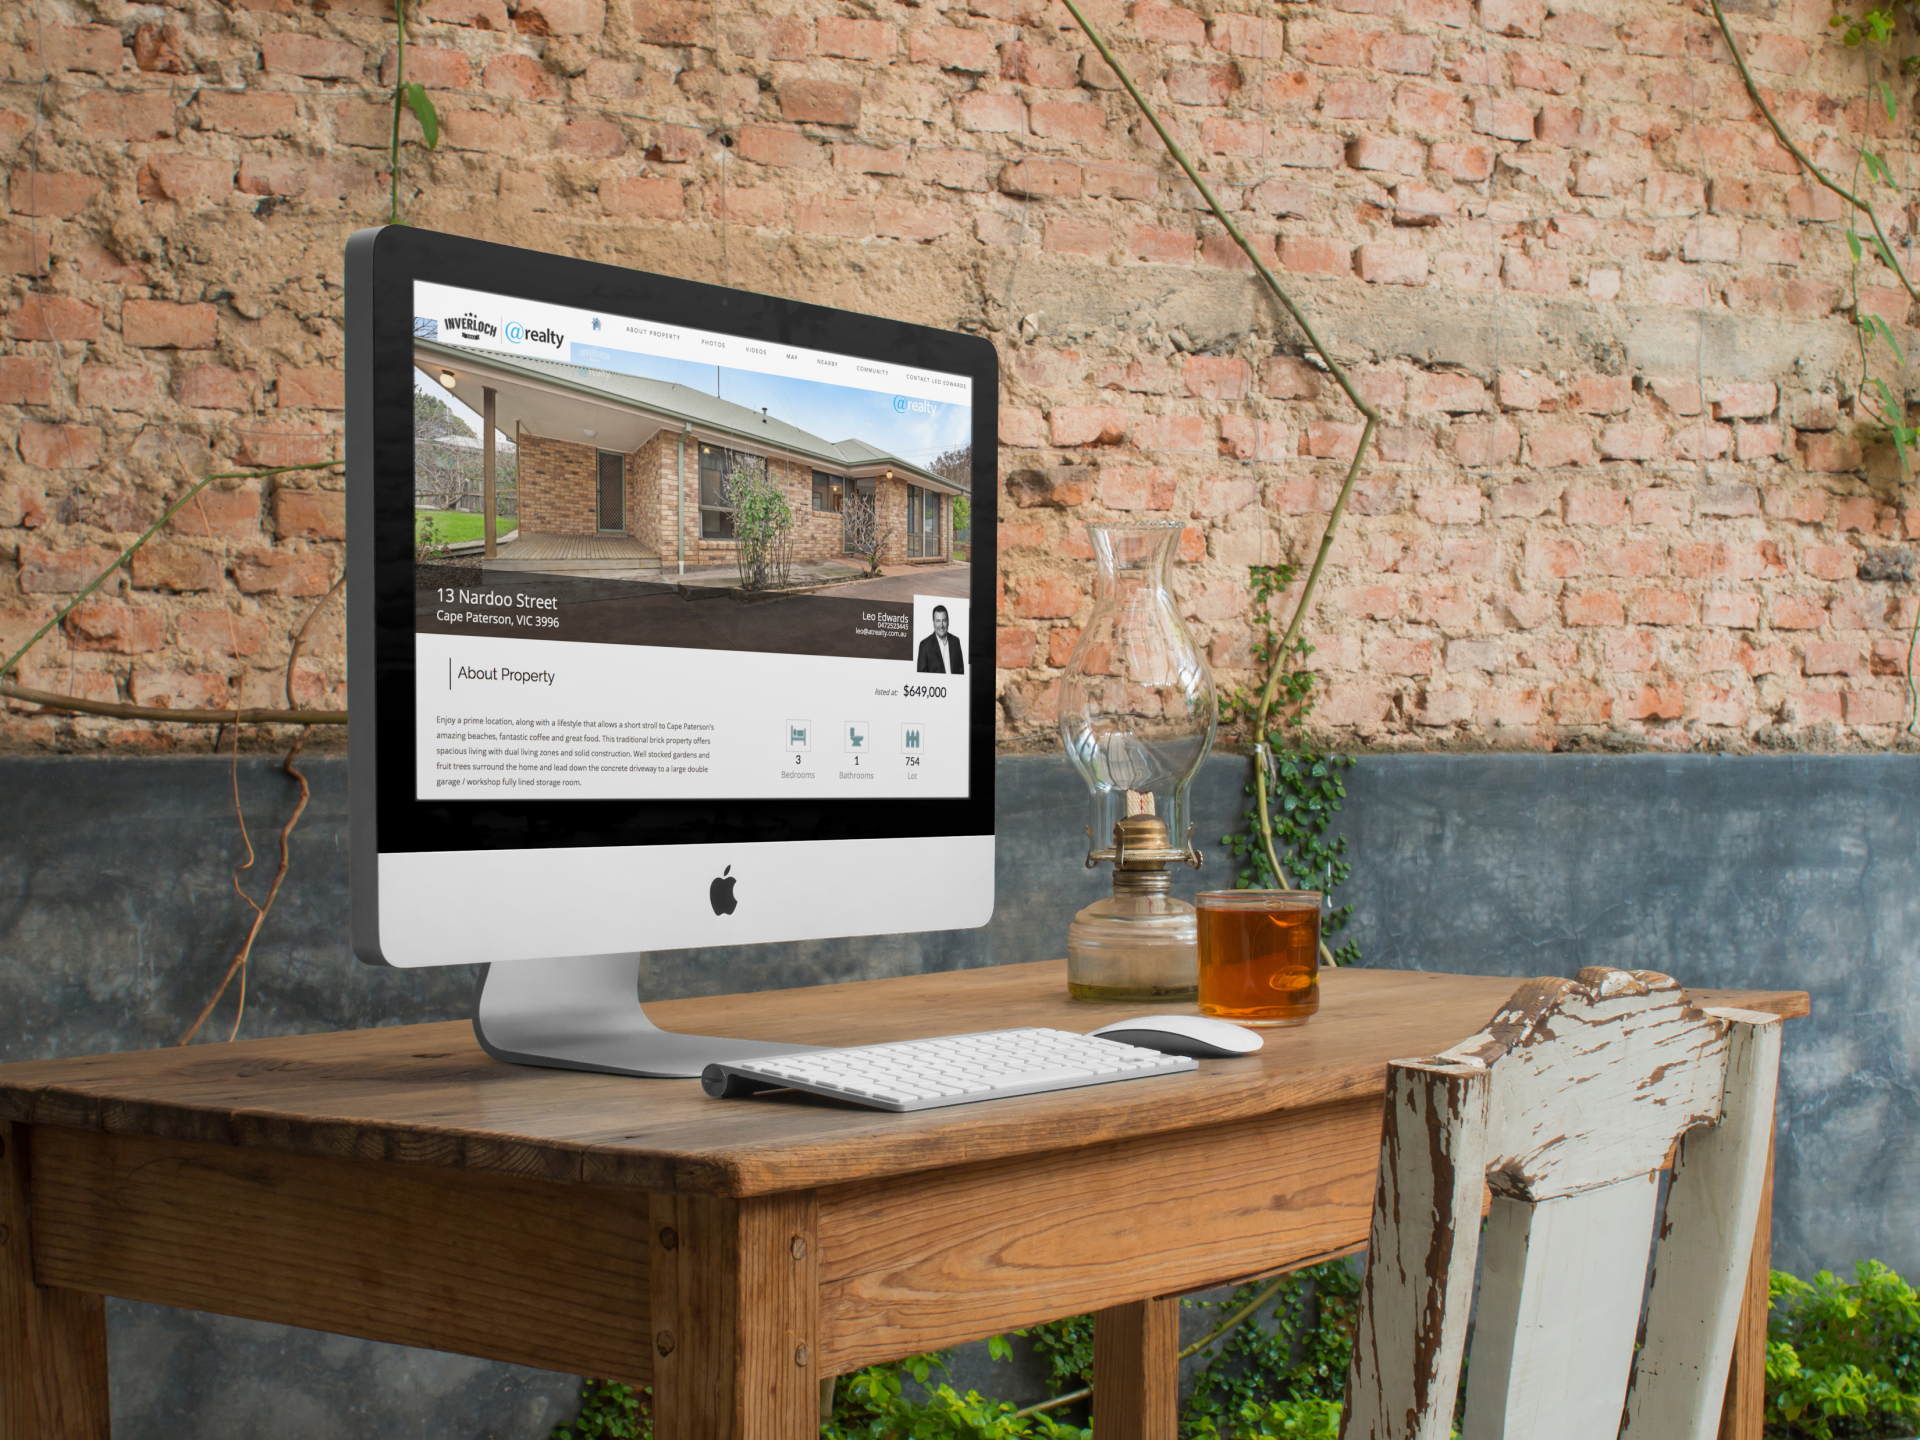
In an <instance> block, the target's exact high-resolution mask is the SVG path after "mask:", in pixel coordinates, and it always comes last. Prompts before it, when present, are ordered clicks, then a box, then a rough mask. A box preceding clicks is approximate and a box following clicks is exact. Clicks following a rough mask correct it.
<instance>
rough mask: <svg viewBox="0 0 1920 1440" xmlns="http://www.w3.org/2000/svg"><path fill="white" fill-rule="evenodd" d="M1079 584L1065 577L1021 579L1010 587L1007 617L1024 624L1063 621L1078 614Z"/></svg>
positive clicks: (1048, 576) (1008, 584)
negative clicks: (1019, 619)
mask: <svg viewBox="0 0 1920 1440" xmlns="http://www.w3.org/2000/svg"><path fill="white" fill-rule="evenodd" d="M1083 598H1084V597H1083V593H1082V591H1081V589H1080V586H1079V583H1078V582H1077V581H1075V580H1073V579H1070V578H1068V577H1066V576H1063V575H1022V576H1019V577H1017V578H1014V579H1010V580H1009V581H1008V583H1007V613H1008V614H1009V615H1015V616H1018V617H1019V618H1021V619H1023V620H1064V619H1067V618H1068V617H1069V616H1071V615H1073V614H1074V612H1076V611H1077V610H1079V608H1080V602H1081V600H1082V599H1083Z"/></svg>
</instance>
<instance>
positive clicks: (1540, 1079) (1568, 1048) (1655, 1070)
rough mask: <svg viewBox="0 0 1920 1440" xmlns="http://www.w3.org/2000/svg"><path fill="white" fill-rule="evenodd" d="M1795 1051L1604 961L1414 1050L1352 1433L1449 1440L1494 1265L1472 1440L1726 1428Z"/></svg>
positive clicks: (1469, 1411) (1706, 1439) (1478, 1344)
mask: <svg viewBox="0 0 1920 1440" xmlns="http://www.w3.org/2000/svg"><path fill="white" fill-rule="evenodd" d="M1779 1064H1780V1021H1779V1019H1778V1018H1777V1017H1775V1016H1772V1015H1761V1014H1755V1013H1752V1012H1750V1011H1744V1010H1708V1009H1700V1008H1698V1007H1696V1006H1695V1005H1694V1004H1693V1003H1692V1001H1691V1000H1690V999H1689V998H1688V996H1687V992H1686V991H1685V990H1683V989H1682V988H1681V987H1680V986H1679V984H1678V983H1676V982H1675V981H1673V980H1672V979H1670V978H1668V977H1667V976H1665V975H1656V974H1653V973H1651V972H1648V971H1634V972H1633V973H1631V974H1629V973H1627V972H1625V971H1620V970H1611V969H1606V968H1602V967H1594V968H1590V969H1586V970H1582V971H1581V972H1580V974H1579V976H1578V977H1577V978H1576V979H1573V980H1535V981H1531V982H1529V983H1528V984H1526V985H1524V986H1522V987H1521V988H1520V990H1519V991H1518V992H1516V993H1515V995H1514V997H1513V998H1512V999H1511V1000H1510V1001H1508V1002H1507V1005H1506V1008H1504V1009H1503V1010H1501V1012H1500V1013H1499V1014H1498V1015H1496V1016H1494V1018H1493V1021H1492V1023H1491V1024H1490V1025H1489V1026H1488V1027H1487V1029H1486V1030H1484V1031H1482V1032H1481V1033H1480V1034H1478V1035H1475V1036H1474V1037H1473V1038H1472V1039H1470V1040H1467V1041H1464V1042H1462V1043H1461V1044H1459V1045H1456V1046H1454V1048H1453V1049H1451V1050H1449V1051H1447V1052H1446V1053H1445V1054H1443V1055H1438V1056H1435V1057H1433V1058H1431V1059H1427V1060H1403V1061H1397V1062H1395V1063H1394V1064H1393V1065H1392V1066H1391V1067H1390V1070H1389V1075H1388V1080H1387V1110H1386V1119H1385V1123H1384V1125H1383V1127H1382V1135H1381V1144H1380V1181H1379V1187H1378V1189H1377V1190H1376V1191H1375V1196H1374V1205H1373V1226H1372V1233H1371V1236H1370V1239H1369V1248H1368V1263H1367V1274H1366V1280H1365V1282H1364V1285H1363V1287H1362V1290H1361V1296H1360V1307H1359V1327H1358V1330H1357V1332H1356V1335H1355V1341H1354V1350H1353V1365H1352V1369H1351V1370H1350V1372H1349V1374H1348V1380H1347V1403H1346V1411H1345V1414H1344V1415H1343V1416H1342V1418H1341V1426H1340V1434H1341V1437H1342V1440H1446V1437H1447V1436H1448V1435H1449V1433H1450V1431H1451V1426H1452V1420H1453V1411H1454V1397H1455V1394H1456V1393H1457V1390H1458V1387H1459V1380H1460V1366H1461V1358H1462V1355H1463V1353H1464V1351H1465V1348H1466V1338H1467V1312H1468V1308H1469V1306H1470V1305H1471V1304H1472V1302H1473V1294H1474V1289H1473V1282H1474V1269H1475V1262H1476V1260H1477V1259H1479V1260H1483V1261H1484V1265H1485V1270H1484V1274H1483V1276H1482V1280H1481V1287H1480V1300H1479V1314H1478V1318H1477V1321H1476V1324H1475V1331H1474V1347H1473V1357H1472V1363H1471V1365H1470V1366H1469V1368H1468V1376H1467V1408H1466V1422H1465V1425H1464V1427H1463V1430H1462V1435H1463V1437H1464V1440H1615V1437H1617V1436H1625V1437H1628V1440H1711V1437H1712V1436H1713V1435H1714V1433H1715V1430H1716V1428H1717V1426H1718V1424H1719V1420H1720V1407H1721V1402H1722V1399H1723V1397H1724V1396H1725V1393H1726V1384H1727V1368H1728V1364H1729V1361H1730V1357H1731V1355H1732V1351H1733V1343H1734V1334H1735V1329H1736V1326H1737V1324H1738V1320H1739V1314H1740V1302H1741V1297H1742V1295H1743V1293H1744V1291H1745V1287H1746V1281H1747V1265H1748V1257H1749V1254H1750V1250H1751V1246H1752V1243H1753V1230H1754V1224H1755V1220H1756V1217H1757V1215H1758V1213H1759V1209H1760V1203H1761V1189H1762V1186H1763V1183H1764V1180H1765V1166H1766V1162H1767V1154H1768V1148H1767V1147H1768V1141H1769V1138H1770V1136H1771V1132H1772V1126H1773V1098H1774V1084H1775V1080H1776V1078H1777V1075H1778V1072H1779ZM1676 1142H1677V1144H1678V1150H1677V1152H1676V1151H1675V1149H1674V1147H1675V1144H1676ZM1670 1154H1671V1155H1673V1156H1674V1158H1673V1166H1672V1183H1671V1185H1670V1187H1669V1189H1668V1193H1667V1201H1666V1207H1665V1210H1664V1212H1663V1213H1662V1215H1661V1217H1660V1233H1659V1237H1658V1242H1659V1243H1658V1247H1657V1249H1655V1248H1654V1239H1655V1237H1654V1233H1653V1231H1654V1221H1655V1210H1656V1203H1657V1200H1658V1197H1659V1194H1660V1189H1659V1184H1658V1182H1659V1178H1660V1175H1659V1172H1660V1171H1661V1170H1662V1169H1663V1168H1664V1167H1665V1166H1666V1163H1667V1159H1668V1157H1669V1155H1670ZM1483 1179H1484V1181H1485V1184H1486V1185H1487V1186H1488V1187H1490V1188H1491V1190H1492V1192H1493V1206H1492V1210H1491V1212H1490V1213H1489V1214H1488V1216H1487V1220H1486V1234H1485V1238H1484V1239H1483V1238H1482V1236H1481V1206H1482V1199H1483V1190H1482V1181H1483ZM1650 1253H1651V1254H1652V1255H1653V1261H1654V1264H1653V1280H1652V1288H1651V1292H1648V1290H1647V1267H1648V1256H1649V1254H1650ZM1643 1299H1644V1301H1645V1304H1646V1312H1645V1322H1644V1328H1642V1322H1641V1314H1642V1302H1643ZM1636 1339H1638V1340H1639V1342H1640V1343H1639V1348H1638V1350H1637V1352H1636V1349H1635V1342H1636Z"/></svg>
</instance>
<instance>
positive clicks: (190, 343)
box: [120, 300, 219, 350]
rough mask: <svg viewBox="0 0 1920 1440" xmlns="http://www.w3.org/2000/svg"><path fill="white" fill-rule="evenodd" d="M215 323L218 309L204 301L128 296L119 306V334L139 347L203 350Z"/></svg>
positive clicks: (212, 339)
mask: <svg viewBox="0 0 1920 1440" xmlns="http://www.w3.org/2000/svg"><path fill="white" fill-rule="evenodd" d="M218 326H219V311H218V310H217V309H216V307H214V306H213V305H210V304H208V303H206V302H204V301H201V302H199V303H195V304H188V305H176V304H173V303H172V302H170V301H166V300H129V301H127V302H126V304H125V305H123V306H122V307H121V309H120V338H121V339H122V340H124V341H125V342H126V343H127V344H129V345H137V346H141V347H143V348H150V349H164V348H178V349H181V350H204V349H206V348H207V347H208V346H210V345H212V344H213V341H214V334H215V332H216V330H217V329H218Z"/></svg>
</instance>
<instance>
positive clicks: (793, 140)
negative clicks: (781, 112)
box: [738, 125, 827, 170]
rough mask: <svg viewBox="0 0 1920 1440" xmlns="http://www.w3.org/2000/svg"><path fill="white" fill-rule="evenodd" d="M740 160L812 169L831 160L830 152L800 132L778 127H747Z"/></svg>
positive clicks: (742, 130)
mask: <svg viewBox="0 0 1920 1440" xmlns="http://www.w3.org/2000/svg"><path fill="white" fill-rule="evenodd" d="M738 148H739V154H740V158H741V159H743V160H751V161H753V162H754V163H755V164H756V165H768V166H773V167H776V168H780V169H790V170H811V169H815V168H817V167H819V166H821V165H824V164H825V163H826V161H827V152H826V149H825V148H824V147H823V146H821V145H820V144H819V143H818V142H816V141H813V140H809V139H808V138H807V137H806V136H805V135H802V134H801V133H800V132H799V131H797V130H785V129H781V128H780V127H778V126H774V125H743V126H741V127H740V134H739V136H738Z"/></svg>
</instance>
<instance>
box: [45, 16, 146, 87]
mask: <svg viewBox="0 0 1920 1440" xmlns="http://www.w3.org/2000/svg"><path fill="white" fill-rule="evenodd" d="M20 38H21V40H22V41H23V42H24V44H25V45H26V48H27V51H28V53H29V54H35V55H39V56H41V57H42V58H43V59H44V61H45V63H46V65H47V67H48V68H49V69H51V70H86V71H90V72H92V73H93V74H95V75H111V74H113V73H114V72H115V71H117V70H119V69H120V68H121V67H122V65H123V64H124V63H125V58H126V52H125V51H124V50H123V49H122V48H121V41H120V31H119V29H118V27H116V26H113V25H52V24H47V23H45V17H42V18H41V20H40V21H39V22H38V23H36V24H34V25H31V26H25V27H23V28H22V29H21V32H20ZM42 47H44V48H42Z"/></svg>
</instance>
